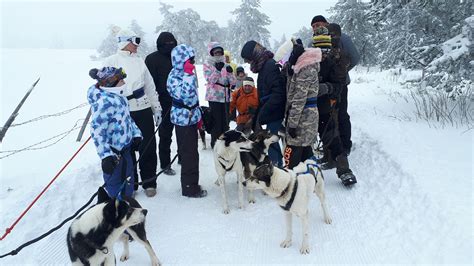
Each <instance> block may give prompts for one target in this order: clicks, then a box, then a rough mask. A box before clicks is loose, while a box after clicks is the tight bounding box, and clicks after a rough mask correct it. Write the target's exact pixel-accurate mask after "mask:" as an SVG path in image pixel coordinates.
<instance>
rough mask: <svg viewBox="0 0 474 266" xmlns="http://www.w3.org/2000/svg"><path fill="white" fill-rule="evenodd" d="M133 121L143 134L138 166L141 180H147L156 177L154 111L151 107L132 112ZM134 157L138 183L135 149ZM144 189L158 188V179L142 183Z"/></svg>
mask: <svg viewBox="0 0 474 266" xmlns="http://www.w3.org/2000/svg"><path fill="white" fill-rule="evenodd" d="M130 115H131V116H132V119H133V121H134V122H135V124H136V125H137V126H138V128H139V129H140V131H141V132H142V135H143V140H142V143H141V144H140V147H139V148H138V153H139V154H140V157H139V160H140V161H139V162H138V166H139V168H140V178H141V180H142V181H143V180H147V179H151V178H154V177H155V176H156V163H157V160H158V158H157V156H156V138H155V121H154V118H153V111H152V110H151V107H150V108H146V109H143V110H140V111H133V112H130ZM132 159H133V165H134V166H135V167H134V171H135V181H136V184H137V183H138V171H137V157H136V154H135V151H133V152H132ZM142 187H143V188H144V189H147V188H150V187H151V188H156V179H154V180H150V181H147V182H146V183H144V184H143V185H142ZM137 189H138V185H135V190H137Z"/></svg>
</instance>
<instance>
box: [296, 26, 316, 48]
mask: <svg viewBox="0 0 474 266" xmlns="http://www.w3.org/2000/svg"><path fill="white" fill-rule="evenodd" d="M292 37H295V38H297V39H298V38H299V39H301V41H302V42H303V45H304V46H305V47H306V46H309V44H310V43H312V42H313V39H312V38H313V29H312V28H309V27H305V26H303V27H301V29H300V30H299V31H297V32H295V33H294V34H293V36H292Z"/></svg>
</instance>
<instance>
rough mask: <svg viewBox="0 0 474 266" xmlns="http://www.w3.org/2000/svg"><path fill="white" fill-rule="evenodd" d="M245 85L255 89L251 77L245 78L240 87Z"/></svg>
mask: <svg viewBox="0 0 474 266" xmlns="http://www.w3.org/2000/svg"><path fill="white" fill-rule="evenodd" d="M245 85H250V86H252V87H255V82H254V81H253V78H252V77H246V78H245V79H244V81H243V82H242V86H245Z"/></svg>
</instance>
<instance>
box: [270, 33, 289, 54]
mask: <svg viewBox="0 0 474 266" xmlns="http://www.w3.org/2000/svg"><path fill="white" fill-rule="evenodd" d="M286 40H287V39H286V36H285V34H283V35H282V36H281V38H280V41H276V40H273V48H272V50H273V51H276V50H277V49H278V48H280V46H281V45H282V44H284V43H285V42H286Z"/></svg>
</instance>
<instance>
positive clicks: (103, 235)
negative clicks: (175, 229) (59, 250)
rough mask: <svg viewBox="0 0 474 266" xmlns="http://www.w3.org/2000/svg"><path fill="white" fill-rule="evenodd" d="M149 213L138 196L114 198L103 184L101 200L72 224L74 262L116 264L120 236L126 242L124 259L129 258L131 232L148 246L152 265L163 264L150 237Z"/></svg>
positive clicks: (70, 236)
mask: <svg viewBox="0 0 474 266" xmlns="http://www.w3.org/2000/svg"><path fill="white" fill-rule="evenodd" d="M146 214H147V210H146V209H142V208H141V206H140V204H139V203H138V202H137V201H136V200H135V199H133V198H128V197H127V198H126V199H125V200H118V199H111V198H110V197H109V196H108V194H107V192H106V191H105V190H104V188H102V187H100V188H99V191H98V203H97V204H96V205H94V206H92V207H91V208H89V209H88V210H87V211H85V212H83V213H82V214H81V215H80V216H79V217H77V218H76V219H75V220H74V221H73V222H72V224H71V226H70V227H69V231H68V234H67V247H68V250H69V257H70V259H71V262H72V264H73V265H115V254H114V244H115V242H117V241H118V240H119V239H120V240H121V241H122V242H123V244H124V248H123V254H122V256H121V257H120V260H121V261H125V260H127V259H128V258H129V248H128V242H129V240H130V239H129V235H130V236H132V237H133V239H134V240H136V241H138V242H139V243H141V244H142V245H144V246H145V248H146V250H147V251H148V255H149V256H150V259H151V262H152V265H153V266H158V265H160V261H159V260H158V257H157V256H156V254H155V252H154V251H153V248H152V247H151V245H150V242H149V241H148V240H147V238H146V232H145V216H146ZM125 230H126V232H125ZM124 232H125V233H124Z"/></svg>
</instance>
